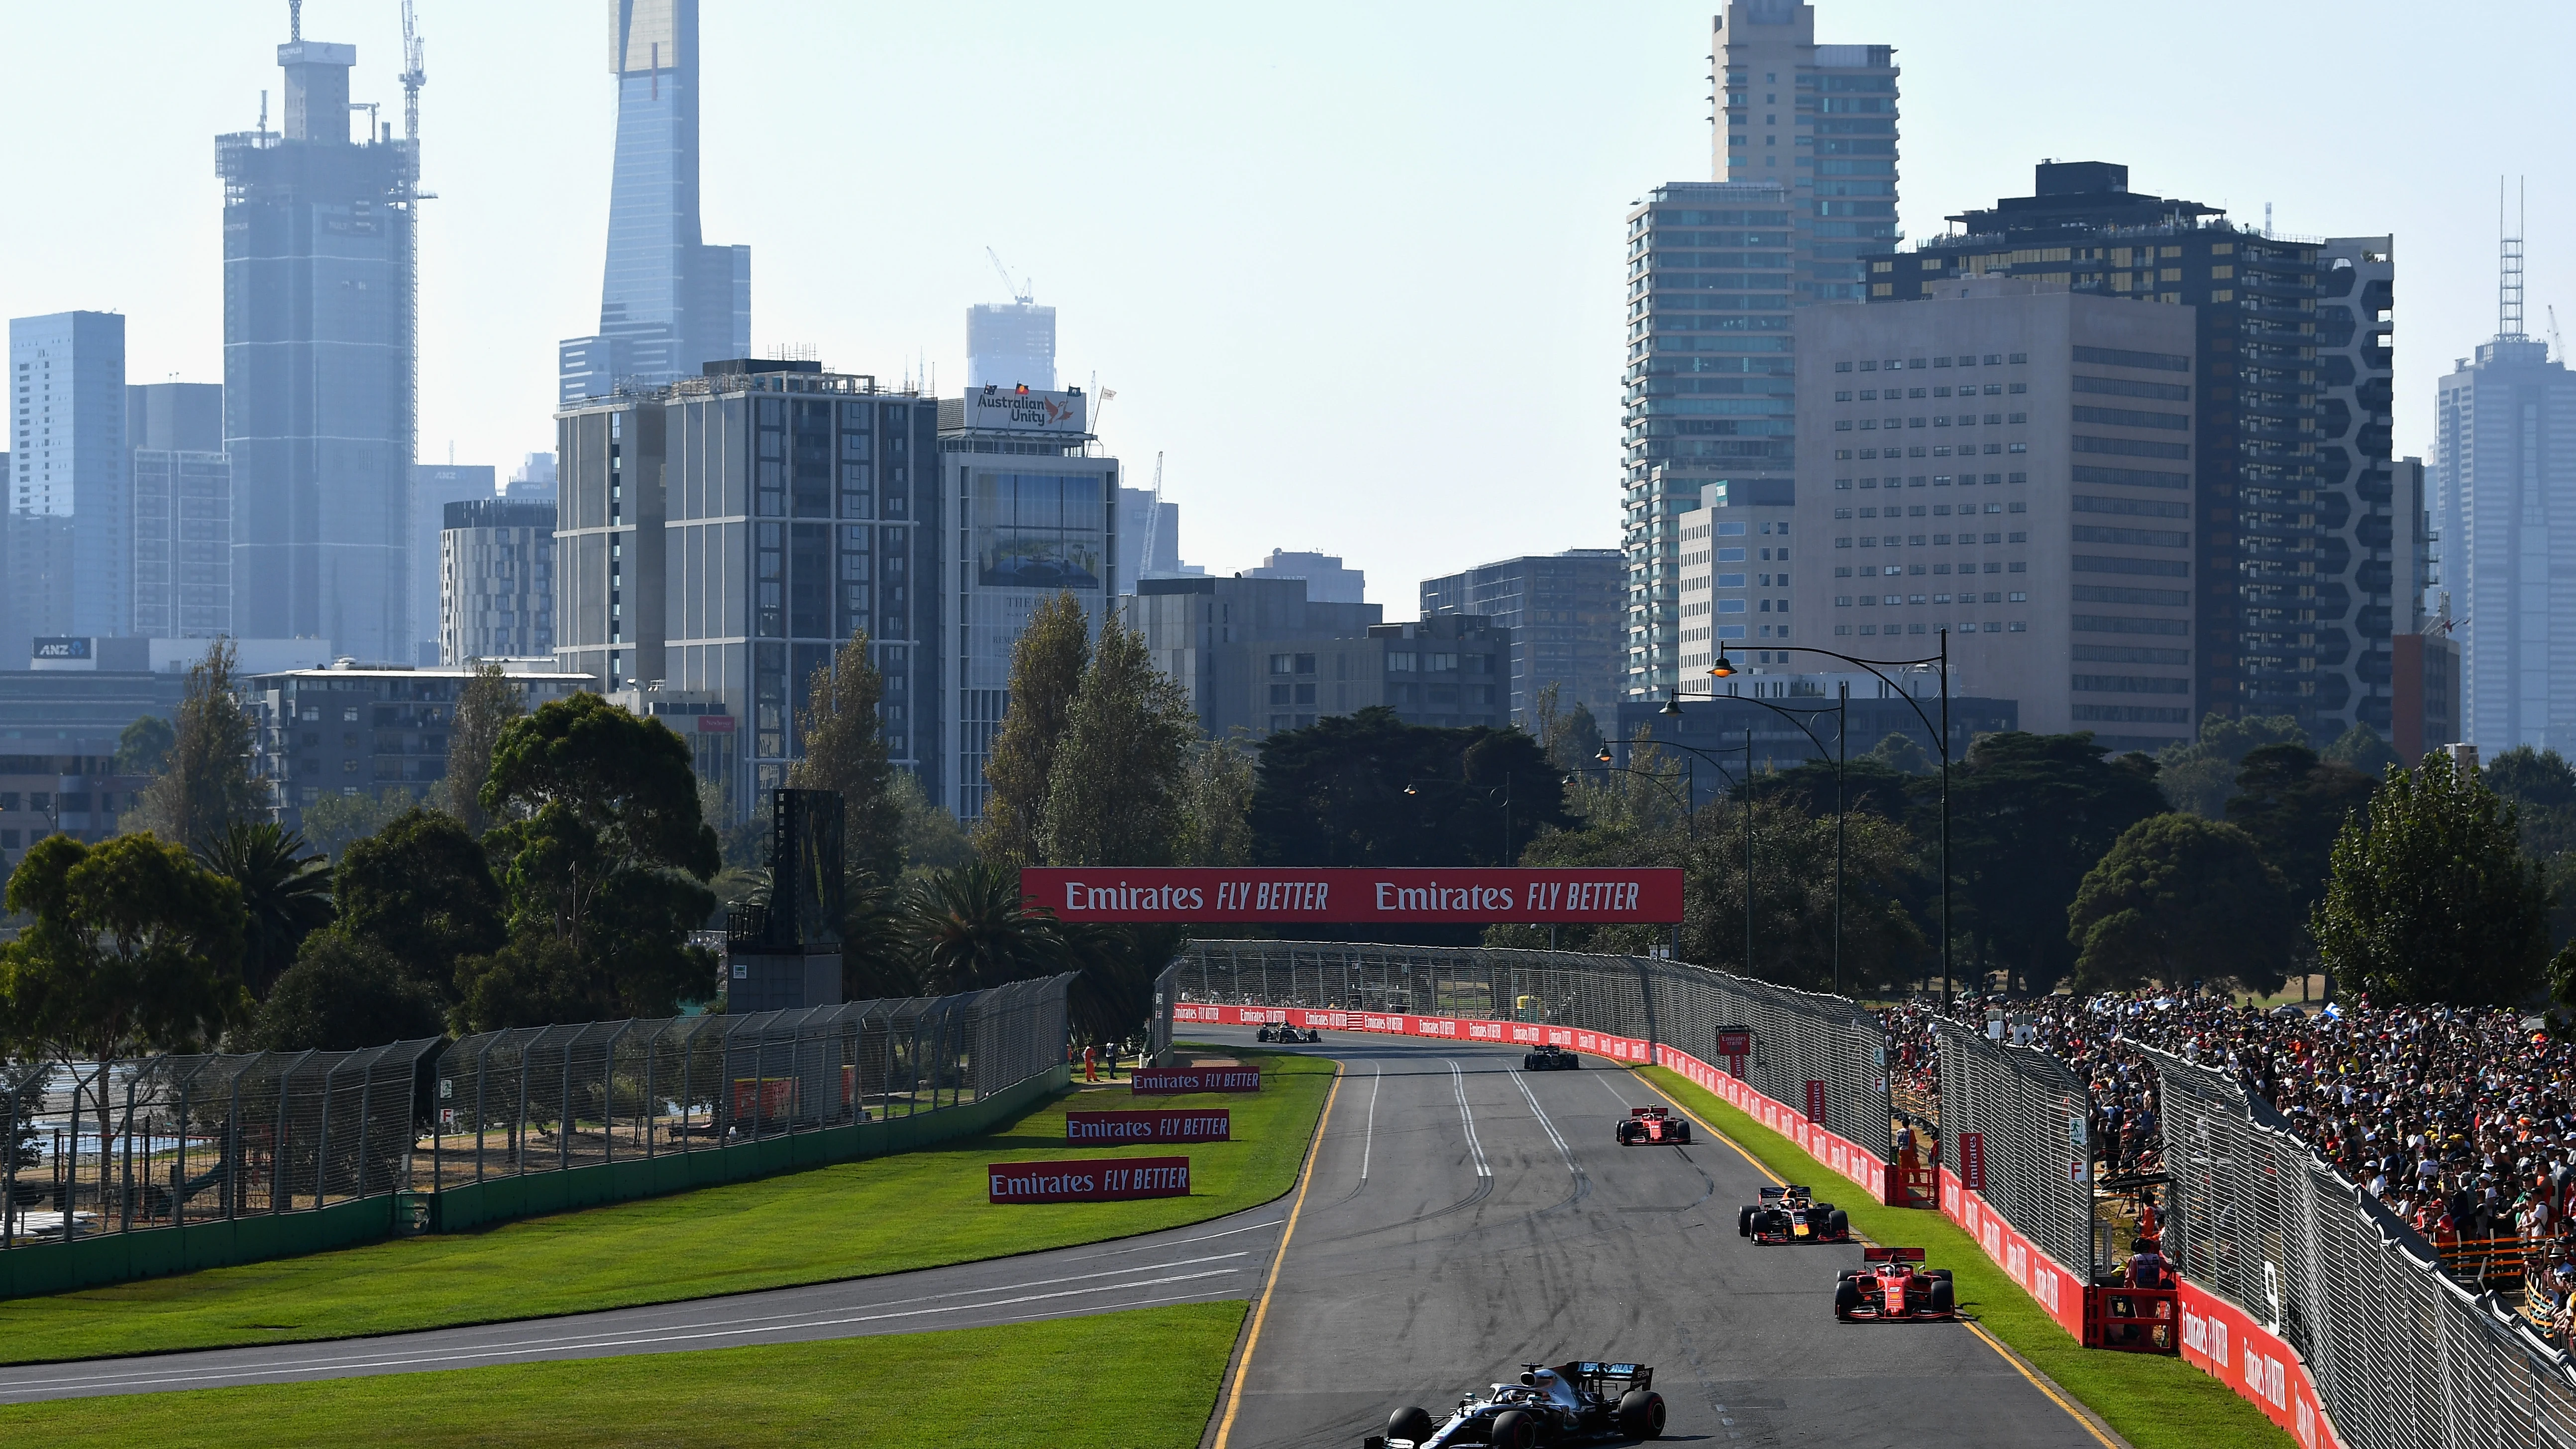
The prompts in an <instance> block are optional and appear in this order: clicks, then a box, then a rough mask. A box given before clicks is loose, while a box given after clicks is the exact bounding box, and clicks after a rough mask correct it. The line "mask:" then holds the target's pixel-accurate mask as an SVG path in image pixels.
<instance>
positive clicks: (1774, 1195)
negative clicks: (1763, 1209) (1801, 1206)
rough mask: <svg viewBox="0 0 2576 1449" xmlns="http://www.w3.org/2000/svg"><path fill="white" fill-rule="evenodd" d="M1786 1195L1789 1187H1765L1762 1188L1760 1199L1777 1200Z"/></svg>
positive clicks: (1765, 1200) (1766, 1200)
mask: <svg viewBox="0 0 2576 1449" xmlns="http://www.w3.org/2000/svg"><path fill="white" fill-rule="evenodd" d="M1788 1195H1789V1189H1787V1188H1785V1187H1766V1188H1764V1189H1762V1200H1763V1201H1764V1202H1778V1201H1780V1200H1781V1199H1782V1198H1785V1197H1787V1196H1788Z"/></svg>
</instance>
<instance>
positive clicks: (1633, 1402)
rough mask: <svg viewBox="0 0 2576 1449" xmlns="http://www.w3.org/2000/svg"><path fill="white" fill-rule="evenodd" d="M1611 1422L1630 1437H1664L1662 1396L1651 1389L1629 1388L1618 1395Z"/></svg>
mask: <svg viewBox="0 0 2576 1449" xmlns="http://www.w3.org/2000/svg"><path fill="white" fill-rule="evenodd" d="M1611 1422H1612V1423H1615V1424H1617V1425H1618V1426H1619V1432H1620V1433H1622V1434H1625V1435H1627V1436H1628V1437H1629V1438H1631V1439H1661V1438H1662V1437H1664V1396H1663V1395H1661V1394H1659V1393H1656V1392H1655V1391H1654V1390H1652V1389H1630V1390H1629V1391H1628V1392H1626V1393H1624V1394H1621V1395H1620V1396H1619V1407H1618V1408H1617V1409H1615V1410H1613V1411H1612V1412H1611Z"/></svg>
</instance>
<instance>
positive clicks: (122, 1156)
mask: <svg viewBox="0 0 2576 1449" xmlns="http://www.w3.org/2000/svg"><path fill="white" fill-rule="evenodd" d="M1071 981H1072V977H1071V976H1069V975H1066V976H1056V977H1052V978H1046V979H1040V980H1029V981H1017V982H1012V983H1010V984H1008V985H1004V986H998V987H993V988H991V989H988V990H984V991H974V992H966V993H963V994H959V995H954V996H943V997H933V998H917V999H911V1000H900V1001H864V1002H852V1003H849V1004H847V1005H843V1006H833V1007H817V1008H814V1009H812V1010H807V1011H786V1012H764V1013H757V1014H749V1015H743V1016H694V1017H675V1018H671V1019H669V1020H660V1021H622V1022H594V1023H590V1024H587V1025H579V1026H552V1027H535V1028H528V1029H525V1030H517V1031H502V1032H491V1033H486V1034H483V1035H478V1036H471V1037H467V1038H465V1039H464V1040H462V1041H458V1042H455V1043H448V1042H445V1041H442V1040H438V1039H430V1040H424V1041H409V1042H397V1043H395V1044H393V1045H391V1046H385V1047H379V1048H375V1049H373V1050H370V1051H358V1052H319V1051H316V1052H266V1053H260V1054H256V1055H236V1056H162V1057H152V1058H148V1059H140V1060H118V1061H109V1062H105V1063H77V1064H70V1065H62V1064H57V1065H54V1066H50V1067H48V1066H45V1065H41V1064H25V1063H15V1064H0V1298H6V1297H10V1296H14V1295H18V1294H25V1293H42V1292H60V1291H64V1290H66V1289H70V1288H77V1287H83V1286H89V1285H93V1284H98V1283H108V1282H117V1281H121V1280H124V1279H129V1278H138V1277H149V1276H154V1275H156V1274H160V1273H169V1272H179V1271H185V1270H188V1269H193V1268H201V1267H211V1266H217V1265H220V1264H223V1263H238V1262H250V1261H256V1260H259V1259H263V1258H274V1257H282V1256H286V1255H289V1254H293V1253H301V1252H311V1251H314V1250H316V1249H319V1248H326V1247H336V1246H341V1245H344V1244H347V1243H352V1242H363V1241H369V1240H372V1239H377V1238H382V1237H385V1236H387V1235H388V1234H389V1233H395V1232H403V1231H420V1230H424V1229H431V1230H436V1229H445V1230H455V1229H459V1228H463V1227H469V1226H472V1225H474V1224H477V1223H482V1222H491V1221H497V1220H500V1219H505V1218H510V1217H517V1216H524V1215H526V1214H528V1213H532V1212H542V1211H552V1210H557V1209H561V1208H567V1207H577V1206H582V1205H586V1204H590V1203H597V1202H610V1201H617V1200H620V1199H624V1198H634V1197H643V1196H648V1195H651V1194H654V1193H659V1192H668V1191H672V1190H675V1189H677V1188H682V1187H689V1186H695V1185H699V1184H702V1183H713V1182H724V1181H738V1180H742V1179H747V1178H752V1177H758V1176H763V1175H766V1174H768V1173H771V1172H777V1171H783V1170H786V1169H789V1168H794V1167H803V1166H813V1165H817V1164H820V1163H824V1162H832V1161H844V1160H849V1159H853V1158H858V1157H866V1156H873V1155H876V1154H878V1153H882V1152H890V1151H900V1150H903V1149H905V1148H907V1147H912V1146H918V1145H921V1144H924V1143H927V1142H931V1141H936V1140H940V1139H943V1138H947V1137H954V1136H959V1135H964V1134H966V1133H970V1132H974V1131H979V1130H984V1129H985V1128H987V1127H989V1126H991V1125H994V1124H995V1123H997V1122H998V1121H999V1120H1001V1119H1003V1118H1005V1117H1007V1116H1009V1115H1010V1114H1011V1113H1012V1112H1014V1111H1016V1110H1020V1109H1022V1108H1023V1107H1024V1106H1025V1105H1026V1104H1028V1103H1031V1102H1034V1101H1035V1100H1037V1098H1038V1097H1039V1096H1040V1095H1042V1094H1043V1093H1044V1092H1045V1091H1047V1090H1049V1089H1051V1088H1055V1087H1060V1086H1061V1085H1062V1084H1063V1082H1064V1080H1065V1073H1066V1056H1065V1042H1066V1039H1067V1038H1066V1020H1065V993H1066V989H1067V987H1068V986H1069V984H1070V983H1071ZM577 1168H598V1169H602V1170H600V1171H594V1172H576V1171H574V1169H577ZM172 1228H177V1229H185V1230H186V1231H182V1232H164V1231H159V1230H163V1229H172Z"/></svg>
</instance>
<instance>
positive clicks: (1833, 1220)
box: [1825, 1208, 1851, 1238]
mask: <svg viewBox="0 0 2576 1449" xmlns="http://www.w3.org/2000/svg"><path fill="white" fill-rule="evenodd" d="M1825 1227H1826V1230H1827V1231H1828V1232H1831V1233H1832V1234H1833V1235H1834V1236H1835V1237H1837V1238H1848V1237H1850V1236H1851V1214H1850V1213H1847V1212H1844V1211H1843V1210H1842V1209H1841V1208H1836V1209H1834V1215H1833V1216H1832V1217H1830V1218H1827V1219H1825Z"/></svg>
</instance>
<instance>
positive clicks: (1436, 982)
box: [1155, 940, 1893, 1164]
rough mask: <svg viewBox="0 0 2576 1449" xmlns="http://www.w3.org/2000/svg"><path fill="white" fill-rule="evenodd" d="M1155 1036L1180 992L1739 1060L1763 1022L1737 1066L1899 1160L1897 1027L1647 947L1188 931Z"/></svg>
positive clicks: (1164, 986) (1721, 1061)
mask: <svg viewBox="0 0 2576 1449" xmlns="http://www.w3.org/2000/svg"><path fill="white" fill-rule="evenodd" d="M1156 994H1157V996H1158V997H1159V998H1160V999H1159V1000H1158V1002H1157V1008H1158V1009H1157V1012H1156V1022H1155V1031H1156V1033H1157V1039H1156V1046H1157V1048H1158V1049H1159V1048H1161V1047H1164V1046H1168V1044H1169V1041H1170V1030H1171V1022H1170V1008H1171V1007H1172V1006H1173V1005H1176V1004H1180V1003H1209V1004H1215V1005H1221V1006H1263V1007H1291V1008H1293V1007H1305V1008H1309V1009H1317V1010H1335V1011H1354V1012H1376V1013H1401V1014H1410V1015H1420V1016H1436V1017H1456V1018H1465V1019H1471V1020H1483V1021H1505V1022H1527V1023H1533V1024H1543V1025H1548V1026H1559V1027H1571V1028H1576V1029H1579V1030H1585V1031H1592V1032H1599V1033H1602V1034H1605V1035H1609V1036H1618V1037H1630V1038H1635V1039H1638V1040H1642V1041H1647V1042H1652V1043H1655V1044H1657V1045H1661V1046H1669V1047H1672V1048H1675V1049H1677V1050H1679V1051H1682V1052H1686V1053H1688V1054H1690V1055H1691V1056H1693V1057H1696V1058H1698V1059H1699V1060H1700V1061H1702V1062H1706V1063H1711V1064H1716V1065H1724V1066H1727V1067H1729V1068H1730V1069H1731V1070H1732V1069H1733V1068H1735V1067H1736V1066H1737V1065H1739V1064H1738V1063H1737V1062H1735V1061H1734V1060H1732V1059H1730V1058H1729V1057H1728V1056H1727V1055H1726V1054H1724V1053H1723V1052H1721V1051H1720V1049H1719V1048H1720V1046H1721V1045H1722V1043H1721V1042H1720V1040H1719V1033H1720V1032H1721V1031H1726V1030H1731V1029H1736V1028H1742V1029H1745V1030H1747V1031H1749V1032H1750V1034H1751V1043H1750V1045H1751V1048H1752V1050H1751V1052H1750V1054H1749V1055H1747V1056H1745V1057H1744V1058H1743V1059H1742V1060H1741V1062H1740V1067H1741V1070H1740V1071H1738V1072H1736V1075H1738V1076H1740V1077H1741V1079H1742V1080H1743V1081H1744V1082H1745V1084H1746V1085H1748V1086H1750V1087H1752V1088H1753V1089H1754V1090H1756V1091H1758V1092H1760V1093H1761V1094H1762V1095H1764V1096H1766V1097H1769V1098H1771V1099H1772V1100H1773V1101H1775V1102H1779V1103H1783V1104H1787V1105H1789V1106H1792V1107H1795V1108H1798V1109H1799V1110H1801V1111H1803V1112H1806V1113H1807V1115H1808V1118H1809V1120H1810V1121H1813V1122H1815V1123H1816V1125H1818V1126H1826V1127H1830V1128H1831V1129H1832V1130H1833V1131H1834V1132H1836V1133H1839V1134H1841V1135H1843V1136H1845V1137H1848V1138H1850V1139H1851V1140H1852V1141H1853V1142H1855V1143H1856V1144H1858V1145H1859V1146H1860V1147H1862V1148H1863V1149H1864V1150H1866V1151H1868V1152H1870V1153H1871V1154H1872V1155H1873V1156H1875V1157H1876V1158H1877V1160H1878V1161H1879V1162H1880V1163H1882V1164H1885V1163H1888V1162H1890V1161H1892V1160H1893V1158H1892V1146H1891V1140H1890V1132H1889V1127H1890V1122H1891V1118H1890V1113H1889V1098H1888V1071H1887V1051H1888V1046H1887V1036H1886V1033H1885V1032H1884V1031H1883V1030H1881V1028H1880V1026H1879V1023H1878V1021H1877V1019H1876V1018H1875V1017H1873V1016H1871V1015H1870V1014H1869V1013H1867V1012H1865V1011H1863V1010H1861V1008H1860V1007H1859V1006H1858V1005H1857V1004H1855V1003H1854V1002H1852V1001H1850V1000H1847V999H1845V998H1843V997H1839V996H1825V995H1821V994H1818V993H1815V992H1808V991H1795V990H1791V989H1790V988H1788V987H1785V986H1774V985H1772V984H1770V983H1768V982H1763V981H1751V980H1747V979H1746V978H1744V977H1741V976H1732V975H1729V974H1727V973H1726V972H1723V971H1712V970H1710V969H1708V968H1706V967H1703V966H1691V965H1685V964H1682V963H1678V962H1673V961H1665V960H1660V959H1657V958H1654V957H1647V956H1605V955H1590V954H1585V953H1582V952H1574V951H1538V950H1521V949H1512V948H1504V947H1440V946H1389V945H1357V944H1344V943H1341V942H1330V941H1197V940H1193V941H1188V942H1184V943H1183V944H1182V947H1181V951H1180V954H1179V955H1178V957H1176V958H1175V959H1174V961H1173V963H1172V965H1171V967H1170V968H1168V969H1167V970H1166V971H1165V972H1164V973H1163V976H1162V977H1161V978H1160V979H1159V980H1158V981H1157V982H1156Z"/></svg>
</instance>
